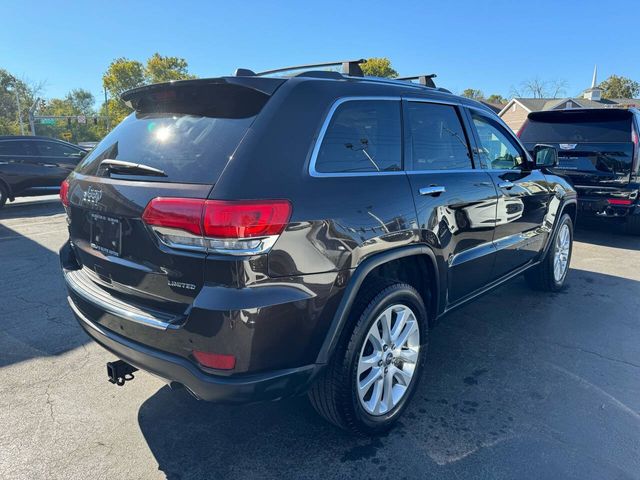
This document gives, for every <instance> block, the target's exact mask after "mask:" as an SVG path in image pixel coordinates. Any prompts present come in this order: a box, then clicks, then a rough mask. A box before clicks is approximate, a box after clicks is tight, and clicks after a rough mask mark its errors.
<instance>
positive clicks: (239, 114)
mask: <svg viewBox="0 0 640 480" xmlns="http://www.w3.org/2000/svg"><path fill="white" fill-rule="evenodd" d="M285 81H286V80H285V79H282V78H268V77H219V78H203V79H197V80H177V81H172V82H166V83H154V84H152V85H144V86H142V87H137V88H133V89H131V90H127V91H126V92H124V93H123V94H122V95H121V96H120V98H121V99H122V100H123V101H124V102H125V104H126V105H127V106H129V107H130V108H133V109H134V110H136V111H137V112H141V113H148V112H168V113H187V114H195V115H204V116H213V117H227V118H243V117H248V116H253V115H255V114H257V113H258V112H259V111H260V109H261V108H262V106H263V105H264V104H265V103H266V102H267V100H268V99H269V98H270V97H271V95H273V93H274V92H275V91H276V90H277V89H278V87H280V85H282V84H283V83H284V82H285Z"/></svg>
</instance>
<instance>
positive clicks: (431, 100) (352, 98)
mask: <svg viewBox="0 0 640 480" xmlns="http://www.w3.org/2000/svg"><path fill="white" fill-rule="evenodd" d="M372 100H381V101H393V102H402V101H406V102H417V103H433V104H437V105H448V106H450V107H454V108H463V107H464V106H465V105H464V104H462V103H460V102H457V101H455V100H453V99H452V100H448V99H437V98H424V97H414V96H362V97H357V96H350V97H342V98H339V99H337V100H336V101H335V102H334V103H333V105H331V108H330V109H329V112H328V113H327V116H326V117H325V119H324V122H323V123H322V127H321V128H320V132H319V133H318V138H317V139H316V141H315V144H314V146H313V150H312V152H311V159H310V160H309V175H310V176H312V177H315V178H327V177H329V178H331V177H369V176H386V175H417V174H420V175H424V174H429V173H469V172H484V171H485V170H484V169H482V168H472V167H471V168H461V169H445V170H405V169H404V168H403V169H402V170H397V171H392V172H373V171H368V172H318V171H317V170H316V161H317V160H318V153H319V152H320V148H321V147H322V141H323V140H324V137H325V135H326V133H327V129H328V128H329V124H330V123H331V120H332V118H333V115H334V113H335V111H336V110H337V109H338V107H339V106H340V105H342V104H343V103H347V102H354V101H372ZM473 108H476V107H473ZM478 110H480V111H482V112H486V110H482V109H480V108H478ZM463 127H464V125H463ZM400 141H401V144H402V148H404V138H401V139H400ZM403 167H404V165H403Z"/></svg>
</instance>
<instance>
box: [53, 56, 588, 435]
mask: <svg viewBox="0 0 640 480" xmlns="http://www.w3.org/2000/svg"><path fill="white" fill-rule="evenodd" d="M350 68H351V67H350ZM354 70H355V69H354ZM351 73H352V74H351V75H347V74H341V73H338V72H327V71H307V72H304V73H302V74H300V75H297V76H293V77H289V78H277V77H276V78H274V77H265V76H260V74H257V75H256V74H253V72H250V71H247V70H241V71H239V72H238V74H237V76H230V77H221V78H213V79H202V80H188V81H180V82H174V83H166V84H158V85H151V86H146V87H141V88H137V89H135V90H131V91H129V92H127V93H125V94H124V95H123V99H124V100H125V101H126V102H128V103H129V104H130V105H131V106H132V107H133V108H134V109H135V112H134V113H132V114H131V115H130V116H129V117H128V118H126V119H125V120H124V121H123V122H122V123H121V124H120V125H119V126H118V127H117V128H116V129H114V130H113V131H112V132H111V133H110V134H109V135H108V136H107V137H106V138H105V139H104V140H103V141H102V142H101V143H100V144H99V145H98V146H97V147H96V148H95V149H94V150H93V151H92V152H91V153H90V154H89V155H88V156H87V157H86V158H85V159H84V160H83V161H82V163H81V164H80V165H78V168H77V169H76V170H75V171H74V172H73V173H72V174H71V175H70V176H69V178H68V179H67V181H65V183H64V184H63V188H62V190H61V197H62V201H63V203H64V205H65V206H66V211H67V214H68V217H69V233H70V240H69V242H67V243H66V245H64V246H63V248H62V249H61V252H60V256H61V263H62V268H63V270H64V277H65V280H66V284H67V287H68V292H69V304H70V305H71V308H72V310H73V311H74V313H75V315H76V317H77V319H78V321H79V323H80V325H81V326H82V327H83V328H84V330H85V331H86V332H87V333H88V334H89V335H90V336H91V337H92V338H93V339H94V340H95V341H97V342H98V343H99V344H101V345H102V346H103V347H105V348H106V349H107V350H109V351H111V352H113V353H114V354H115V355H116V356H117V357H119V358H120V359H121V360H119V361H116V362H113V363H110V364H109V365H108V370H109V377H110V380H111V381H112V382H114V383H119V384H122V383H124V382H125V380H128V379H130V378H131V376H132V373H133V372H134V371H135V369H136V368H141V369H144V370H147V371H149V372H151V373H153V374H155V375H157V376H159V377H162V378H164V379H167V381H169V382H171V383H172V384H173V385H174V386H184V387H186V388H187V389H188V390H189V391H190V392H191V393H192V394H193V395H195V396H196V397H197V398H200V399H204V400H212V401H218V402H251V401H256V400H274V399H279V398H282V397H285V396H289V395H296V394H302V393H305V392H308V393H309V397H310V399H311V402H312V404H313V405H314V407H315V408H316V409H317V411H318V412H319V413H321V414H322V415H323V416H324V417H326V418H327V419H328V420H330V421H331V422H333V423H335V424H336V425H338V426H340V427H343V428H346V429H350V430H352V431H357V432H363V433H376V432H380V431H383V430H385V429H387V428H389V427H390V426H391V425H392V424H393V422H394V421H395V420H397V418H398V417H399V415H400V414H401V413H402V411H403V410H404V408H405V407H406V405H407V402H408V401H409V399H410V398H411V395H412V394H413V392H414V391H415V389H416V386H417V384H418V381H419V378H420V375H421V373H422V371H423V368H424V367H425V365H426V364H427V363H426V353H427V338H428V335H429V333H428V332H429V328H430V327H431V326H432V325H433V323H434V322H435V320H436V319H437V318H438V317H440V316H442V315H443V314H445V313H446V312H448V311H450V310H451V309H453V308H455V307H457V306H459V305H461V304H463V303H465V302H467V301H469V300H471V299H473V298H474V297H476V296H478V295H479V294H481V293H484V292H487V291H488V290H490V289H491V288H493V287H495V286H497V285H499V284H501V283H503V282H504V281H506V280H509V279H510V278H513V277H515V276H516V275H519V274H521V273H526V275H527V278H528V280H529V281H530V283H531V285H533V286H534V287H535V288H538V289H544V290H550V291H554V290H558V289H560V288H562V286H563V285H564V283H565V279H566V276H567V272H568V267H569V261H570V258H571V248H572V235H573V227H572V226H573V223H574V221H575V215H576V195H575V191H574V190H573V189H572V187H571V186H570V185H569V184H568V183H567V182H566V181H565V180H564V179H563V178H561V177H558V176H556V175H553V174H549V173H548V172H547V171H546V170H545V168H544V165H541V164H536V160H535V159H534V158H532V157H530V156H529V155H528V154H527V153H526V150H525V149H524V148H523V146H522V145H521V144H520V142H519V141H518V139H517V138H516V137H515V136H514V135H513V134H512V133H510V131H509V129H508V128H507V127H506V126H505V125H504V124H503V123H502V122H501V121H500V119H499V118H498V117H497V116H496V115H495V114H494V113H493V112H492V111H490V110H489V109H487V108H486V107H484V106H483V105H482V104H480V103H478V102H475V101H472V100H469V99H465V98H461V97H458V96H455V95H452V94H450V93H448V92H446V91H443V90H442V89H437V88H432V87H427V86H422V85H419V84H413V83H410V82H407V81H397V80H396V81H391V80H384V79H375V78H364V77H362V76H359V75H358V73H359V72H358V71H357V70H355V71H352V72H351ZM537 152H538V155H537V156H538V161H541V160H543V159H544V160H545V161H546V162H548V163H549V164H551V163H553V161H554V160H555V158H554V157H555V151H554V149H553V148H549V147H545V146H539V147H538V148H537Z"/></svg>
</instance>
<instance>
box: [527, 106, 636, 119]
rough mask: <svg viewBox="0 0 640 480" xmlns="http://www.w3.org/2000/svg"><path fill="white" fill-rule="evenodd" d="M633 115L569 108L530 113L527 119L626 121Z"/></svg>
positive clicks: (604, 109) (606, 109)
mask: <svg viewBox="0 0 640 480" xmlns="http://www.w3.org/2000/svg"><path fill="white" fill-rule="evenodd" d="M632 116H633V113H632V112H630V111H629V110H627V109H622V108H570V109H566V110H543V111H540V112H531V113H530V114H529V115H528V116H527V118H528V119H529V120H533V121H534V122H535V121H537V122H563V121H571V120H576V121H582V122H588V121H599V120H605V121H606V120H611V121H615V120H627V119H629V118H631V117H632Z"/></svg>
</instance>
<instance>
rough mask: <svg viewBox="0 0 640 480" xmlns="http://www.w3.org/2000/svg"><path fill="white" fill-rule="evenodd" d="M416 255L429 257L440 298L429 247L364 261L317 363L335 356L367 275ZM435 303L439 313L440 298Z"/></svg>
mask: <svg viewBox="0 0 640 480" xmlns="http://www.w3.org/2000/svg"><path fill="white" fill-rule="evenodd" d="M414 255H426V256H428V257H429V259H430V261H431V263H432V264H433V268H434V270H435V272H436V274H435V283H436V285H435V288H436V292H438V295H436V297H438V296H439V292H440V282H439V272H438V262H437V261H436V255H435V253H434V252H433V250H432V249H431V248H429V247H428V246H427V245H424V244H420V245H408V246H406V247H399V248H395V249H393V250H389V251H387V252H382V253H378V254H376V255H373V256H371V257H369V258H367V259H365V260H363V261H362V262H361V263H360V265H358V266H357V267H356V268H355V270H354V272H353V274H352V275H351V277H350V279H349V283H348V284H347V287H346V289H345V292H344V294H343V295H342V299H341V300H340V304H339V305H338V308H337V309H336V312H335V314H334V316H333V320H332V322H331V325H330V326H329V329H328V331H327V334H326V336H325V339H324V342H323V343H322V347H321V348H320V352H319V353H318V357H317V360H316V363H320V364H323V363H328V362H329V360H330V359H331V356H332V355H333V352H334V351H335V349H336V347H337V345H338V341H339V340H340V336H341V335H342V331H343V330H344V326H345V324H346V323H347V319H348V318H349V312H350V310H351V307H352V306H353V302H354V301H355V299H356V296H357V295H358V292H359V290H360V287H361V286H362V284H363V283H364V280H365V278H366V277H367V275H369V273H371V272H372V271H373V270H374V269H375V268H377V267H379V266H380V265H383V264H385V263H387V262H390V261H393V260H398V259H400V258H404V257H410V256H414ZM433 301H434V302H436V305H435V307H436V309H435V311H436V312H437V311H438V310H437V302H438V298H434V299H433Z"/></svg>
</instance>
